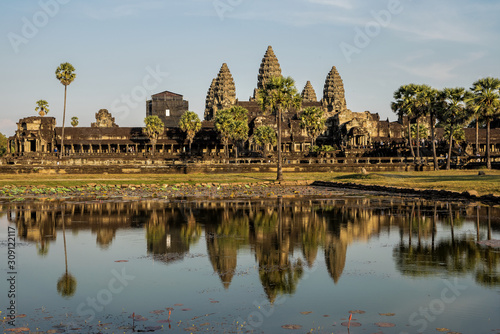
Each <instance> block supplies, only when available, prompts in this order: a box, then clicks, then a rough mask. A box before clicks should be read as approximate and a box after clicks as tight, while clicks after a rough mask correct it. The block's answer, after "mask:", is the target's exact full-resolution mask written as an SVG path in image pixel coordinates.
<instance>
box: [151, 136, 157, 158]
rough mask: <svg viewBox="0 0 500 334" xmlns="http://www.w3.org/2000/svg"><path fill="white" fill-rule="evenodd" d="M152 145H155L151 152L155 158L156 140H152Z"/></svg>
mask: <svg viewBox="0 0 500 334" xmlns="http://www.w3.org/2000/svg"><path fill="white" fill-rule="evenodd" d="M151 145H153V147H152V150H151V151H152V154H153V156H154V155H155V151H156V139H152V140H151Z"/></svg>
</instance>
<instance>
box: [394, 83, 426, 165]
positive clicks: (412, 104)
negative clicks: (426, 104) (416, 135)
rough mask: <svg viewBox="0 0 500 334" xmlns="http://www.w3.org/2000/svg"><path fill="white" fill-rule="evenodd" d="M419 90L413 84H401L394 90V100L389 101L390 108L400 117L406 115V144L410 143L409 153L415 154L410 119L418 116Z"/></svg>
mask: <svg viewBox="0 0 500 334" xmlns="http://www.w3.org/2000/svg"><path fill="white" fill-rule="evenodd" d="M418 91H420V90H419V89H418V86H417V85H415V84H409V85H403V86H401V87H399V88H398V90H397V91H395V92H394V96H393V97H394V100H395V101H394V102H391V109H392V111H394V112H395V113H396V114H397V115H398V116H399V117H400V118H401V119H403V117H408V130H407V134H408V144H409V145H410V151H411V155H412V156H415V152H414V151H413V145H412V140H411V137H410V135H411V128H410V123H411V120H412V119H413V118H415V117H417V116H418V108H419V103H417V92H418Z"/></svg>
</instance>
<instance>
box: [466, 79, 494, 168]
mask: <svg viewBox="0 0 500 334" xmlns="http://www.w3.org/2000/svg"><path fill="white" fill-rule="evenodd" d="M471 90H472V91H473V93H474V106H475V109H476V110H477V111H478V114H479V117H478V118H480V119H482V120H483V121H485V122H486V167H487V168H488V169H491V157H490V123H491V121H493V120H494V119H496V118H498V117H499V116H500V79H497V78H491V77H488V78H483V79H479V80H477V81H476V82H474V83H473V84H472V88H471ZM478 118H476V126H477V123H478ZM476 147H477V145H476Z"/></svg>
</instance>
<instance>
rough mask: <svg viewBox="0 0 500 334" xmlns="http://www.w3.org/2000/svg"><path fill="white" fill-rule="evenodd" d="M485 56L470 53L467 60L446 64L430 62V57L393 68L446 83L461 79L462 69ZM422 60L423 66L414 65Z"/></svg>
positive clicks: (454, 60)
mask: <svg viewBox="0 0 500 334" xmlns="http://www.w3.org/2000/svg"><path fill="white" fill-rule="evenodd" d="M484 56H485V54H484V53H482V52H476V53H470V54H468V55H467V56H466V58H462V59H452V60H449V61H446V62H438V61H434V62H429V61H428V57H420V58H413V59H411V61H406V62H405V63H402V64H394V65H393V66H394V67H396V68H398V69H400V70H403V71H405V72H407V73H409V74H411V75H414V76H418V77H422V78H426V79H432V80H435V81H446V80H450V79H454V78H458V77H460V74H461V72H460V70H459V68H460V67H463V66H465V65H467V64H469V63H472V62H475V61H478V60H479V59H482V58H483V57H484ZM417 59H421V60H422V62H423V64H420V65H419V64H414V60H417Z"/></svg>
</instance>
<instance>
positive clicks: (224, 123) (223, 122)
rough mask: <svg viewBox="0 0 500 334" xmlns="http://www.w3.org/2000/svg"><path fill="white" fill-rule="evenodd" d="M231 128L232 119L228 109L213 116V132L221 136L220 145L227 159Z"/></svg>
mask: <svg viewBox="0 0 500 334" xmlns="http://www.w3.org/2000/svg"><path fill="white" fill-rule="evenodd" d="M232 128H233V117H232V116H231V113H230V111H229V109H223V110H219V111H217V114H215V130H217V132H219V135H220V136H221V141H222V144H223V145H224V155H225V158H226V159H227V158H228V157H229V156H228V150H229V148H228V147H229V139H230V138H231V131H232Z"/></svg>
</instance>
